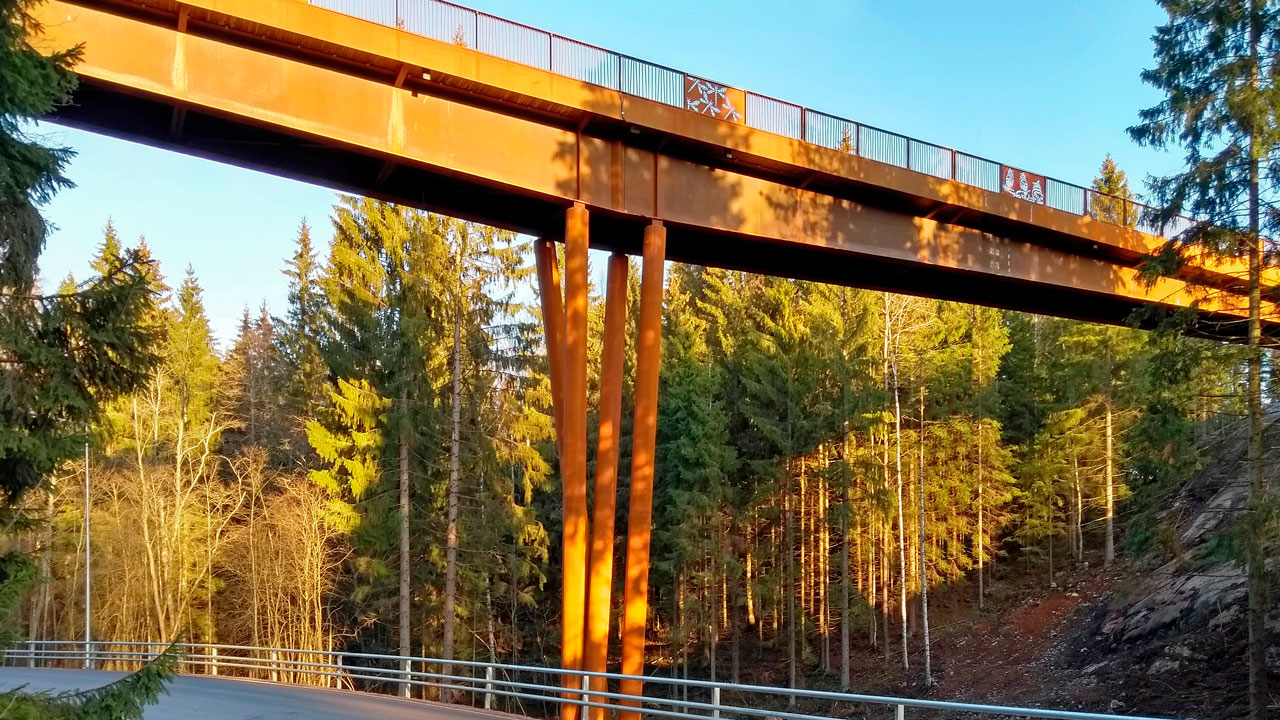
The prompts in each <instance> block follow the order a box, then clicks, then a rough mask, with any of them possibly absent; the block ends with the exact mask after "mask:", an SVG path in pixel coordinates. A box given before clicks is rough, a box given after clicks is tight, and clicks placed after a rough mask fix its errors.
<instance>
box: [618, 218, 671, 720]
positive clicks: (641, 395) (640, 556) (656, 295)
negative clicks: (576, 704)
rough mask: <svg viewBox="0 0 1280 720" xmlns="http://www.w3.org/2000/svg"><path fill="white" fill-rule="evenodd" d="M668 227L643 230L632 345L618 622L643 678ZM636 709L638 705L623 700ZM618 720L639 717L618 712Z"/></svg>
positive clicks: (628, 685) (638, 689)
mask: <svg viewBox="0 0 1280 720" xmlns="http://www.w3.org/2000/svg"><path fill="white" fill-rule="evenodd" d="M666 253H667V229H666V228H665V227H663V225H662V223H661V222H660V221H657V220H655V221H653V223H652V224H650V225H649V227H647V228H645V230H644V266H643V269H642V271H641V276H640V322H639V331H640V332H639V334H640V337H639V342H638V344H637V346H636V387H635V393H636V399H635V403H636V408H635V422H634V424H633V432H634V433H635V435H634V438H633V440H632V450H631V497H630V500H629V503H630V504H629V506H628V509H627V574H626V588H625V590H626V592H625V597H624V608H623V618H622V672H623V673H624V674H627V675H643V674H644V638H645V624H646V623H647V621H648V611H649V538H650V531H651V524H652V521H653V459H654V457H653V456H654V446H655V444H656V441H657V427H658V366H659V363H660V362H661V360H662V292H663V288H662V278H663V266H664V263H665V261H666ZM620 690H621V692H622V693H624V694H627V695H639V694H641V693H642V692H643V691H644V684H643V683H642V682H640V681H639V680H624V681H623V682H622V683H621V685H620ZM622 704H624V705H630V706H632V707H639V706H640V703H639V702H638V701H625V700H624V701H622ZM618 719H619V720H639V719H640V713H638V712H634V711H628V712H620V713H619V714H618Z"/></svg>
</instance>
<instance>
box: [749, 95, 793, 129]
mask: <svg viewBox="0 0 1280 720" xmlns="http://www.w3.org/2000/svg"><path fill="white" fill-rule="evenodd" d="M746 95H747V112H746V118H745V121H746V124H747V125H748V126H750V127H753V128H755V129H757V130H764V131H765V132H771V133H773V134H775V135H785V136H787V137H789V138H795V139H796V140H799V139H801V136H802V135H803V134H804V133H803V132H802V128H803V126H804V108H802V107H800V106H799V105H792V104H791V103H789V102H783V101H781V100H775V99H773V98H771V97H768V96H766V95H757V94H755V93H753V92H748V93H747V94H746Z"/></svg>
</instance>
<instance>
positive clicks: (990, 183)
mask: <svg viewBox="0 0 1280 720" xmlns="http://www.w3.org/2000/svg"><path fill="white" fill-rule="evenodd" d="M955 179H956V180H957V181H958V182H962V183H964V184H965V185H972V186H974V187H977V188H982V189H983V190H986V191H988V192H1000V163H998V162H992V161H991V160H987V159H986V158H980V157H976V156H974V155H968V154H966V153H962V152H957V153H956V178H955Z"/></svg>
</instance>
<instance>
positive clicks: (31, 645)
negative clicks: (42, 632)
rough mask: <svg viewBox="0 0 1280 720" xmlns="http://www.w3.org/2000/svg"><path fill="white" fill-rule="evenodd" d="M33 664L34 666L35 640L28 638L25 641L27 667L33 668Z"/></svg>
mask: <svg viewBox="0 0 1280 720" xmlns="http://www.w3.org/2000/svg"><path fill="white" fill-rule="evenodd" d="M35 666H36V641H35V640H28V641H27V667H31V668H33V667H35Z"/></svg>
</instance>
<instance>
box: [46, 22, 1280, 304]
mask: <svg viewBox="0 0 1280 720" xmlns="http://www.w3.org/2000/svg"><path fill="white" fill-rule="evenodd" d="M339 4H341V3H339ZM37 13H38V16H39V18H40V19H41V20H42V21H44V23H45V25H46V29H47V33H48V34H47V37H46V38H45V40H46V42H48V43H49V44H50V45H51V46H52V47H58V48H62V47H67V46H70V45H74V44H77V43H84V45H85V58H84V61H83V62H82V63H81V64H80V65H79V66H78V68H77V72H78V73H79V74H80V76H81V79H82V81H83V84H82V87H81V90H80V92H79V93H78V94H77V97H76V101H75V102H74V103H73V104H72V105H70V106H67V107H64V108H61V109H60V110H59V114H58V117H59V118H60V119H61V120H62V121H64V122H67V123H70V124H74V125H80V126H83V127H87V128H90V129H93V130H96V131H99V132H104V133H108V134H114V135H118V136H123V137H127V138H130V139H135V140H141V141H143V142H148V143H153V144H156V145H160V146H164V147H170V148H173V149H176V150H179V151H181V152H186V153H190V154H195V155H201V156H205V157H209V158H213V159H217V160H221V161H225V162H232V163H237V164H241V165H245V166H248V167H253V168H258V169H262V170H266V171H268V172H274V173H278V174H282V175H286V176H291V177H297V178H300V179H305V180H309V181H311V182H318V183H321V184H326V185H329V186H332V187H336V188H341V189H345V190H350V191H354V192H358V193H363V194H367V195H372V196H376V197H381V198H384V199H389V200H394V201H397V202H402V203H406V204H410V205H414V206H417V207H423V208H425V209H431V210H437V211H441V212H445V213H448V214H452V215H456V216H460V217H467V218H471V219H475V220H480V221H483V222H487V223H491V224H496V225H501V226H504V227H508V228H511V229H514V230H520V231H524V232H528V233H531V234H536V235H543V236H545V237H551V238H554V237H555V235H556V233H557V232H559V228H561V227H563V222H564V221H563V217H564V210H565V208H567V207H568V206H569V205H571V204H572V203H574V202H581V203H583V204H585V206H586V207H587V208H588V209H589V210H590V211H591V219H590V223H591V232H590V235H591V244H592V246H593V247H599V248H602V249H611V250H620V251H623V252H631V253H635V252H638V250H639V240H640V232H641V229H642V228H643V226H644V225H645V224H647V223H648V222H649V220H650V219H656V220H661V221H663V222H664V223H666V225H667V227H668V229H669V236H668V245H667V251H668V257H669V259H672V260H681V261H686V262H694V263H700V264H706V265H714V266H720V267H728V268H736V269H743V270H750V271H753V272H762V273H769V274H776V275H784V276H789V277H797V278H804V279H811V280H820V281H824V282H833V283H838V284H845V285H854V286H860V287H867V288H873V289H882V290H892V291H898V292H907V293H913V294H919V295H927V296H932V297H941V298H947V299H953V300H966V301H970V302H978V303H982V304H988V305H994V306H999V307H1007V308H1015V309H1021V310H1030V311H1033V312H1044V313H1049V314H1058V315H1067V316H1073V317H1079V318H1082V319H1089V320H1096V321H1103V322H1118V321H1122V320H1124V319H1125V318H1126V317H1127V316H1128V315H1129V313H1130V311H1131V310H1133V309H1134V308H1135V307H1141V306H1147V305H1157V306H1164V307H1186V306H1187V305H1189V304H1190V303H1191V302H1192V301H1193V300H1195V299H1196V298H1197V297H1198V296H1200V295H1202V294H1203V292H1202V291H1200V288H1199V287H1197V286H1211V287H1215V288H1217V289H1219V290H1221V289H1227V290H1228V292H1225V293H1224V292H1218V293H1216V294H1215V296H1214V297H1211V298H1207V299H1205V298H1201V299H1202V301H1203V302H1202V304H1201V306H1200V310H1201V314H1202V316H1203V317H1205V318H1206V320H1208V321H1209V322H1222V321H1227V322H1235V323H1237V324H1238V322H1239V319H1240V318H1241V317H1242V316H1243V315H1244V314H1245V313H1244V312H1243V305H1244V302H1243V298H1242V297H1241V296H1240V295H1239V294H1237V293H1239V291H1240V277H1239V275H1240V268H1239V267H1237V266H1235V265H1232V264H1229V263H1222V262H1204V263H1192V264H1191V265H1188V266H1187V267H1186V268H1184V270H1183V272H1182V276H1181V277H1180V278H1179V279H1176V280H1174V279H1165V280H1160V281H1158V282H1157V283H1156V284H1155V285H1153V286H1147V285H1146V284H1144V283H1143V282H1141V281H1140V279H1139V278H1138V276H1137V273H1136V272H1135V266H1136V265H1137V264H1138V262H1139V261H1140V259H1141V256H1142V253H1144V252H1146V251H1149V250H1150V249H1152V248H1153V247H1156V246H1157V245H1158V244H1159V243H1160V242H1161V241H1160V240H1159V239H1158V238H1155V237H1152V236H1151V235H1147V234H1144V233H1140V232H1137V231H1135V230H1131V229H1129V228H1126V227H1121V226H1118V225H1112V224H1110V223H1105V222H1100V221H1097V220H1094V219H1093V218H1091V217H1089V216H1088V215H1082V214H1079V212H1080V211H1083V210H1084V206H1085V205H1086V204H1088V203H1089V201H1088V199H1087V197H1088V196H1087V194H1085V193H1084V191H1083V189H1080V188H1077V189H1079V190H1080V192H1081V194H1080V195H1079V198H1080V199H1079V201H1078V202H1077V201H1075V200H1073V201H1072V203H1071V205H1072V207H1070V208H1068V209H1065V210H1064V209H1059V208H1057V207H1054V205H1053V204H1052V203H1048V202H1047V201H1043V202H1035V201H1026V200H1022V199H1020V198H1017V197H1014V196H1013V195H1011V194H1010V193H1008V192H1005V191H1004V190H1003V189H1002V187H1000V186H997V185H995V184H994V183H992V182H986V181H982V182H979V183H978V184H976V185H975V184H969V183H966V182H964V181H963V178H964V177H965V174H964V173H963V172H962V170H963V169H964V163H963V162H961V160H963V158H962V157H960V156H958V155H956V154H954V153H951V151H949V150H947V149H946V148H941V147H939V146H932V145H929V146H928V147H929V148H932V150H930V152H934V153H942V155H943V156H945V159H946V160H947V161H946V162H943V161H939V163H932V164H929V166H928V167H920V166H919V163H918V161H917V160H918V158H919V157H922V156H920V155H919V154H913V155H910V156H908V155H906V154H905V153H906V152H907V151H909V149H910V148H912V147H914V146H912V145H911V144H910V142H908V141H906V140H904V141H903V142H905V143H906V144H905V145H903V147H904V148H906V149H905V150H904V154H903V157H902V159H901V162H896V161H894V162H888V161H892V160H894V158H893V157H888V156H885V157H883V158H880V155H877V154H876V153H872V152H869V149H870V148H871V147H873V145H868V146H867V147H864V148H862V149H861V150H859V151H858V152H856V153H855V152H845V151H842V150H841V149H838V148H837V149H833V148H831V147H828V146H829V145H830V144H831V143H825V144H815V143H810V142H804V141H803V140H800V139H796V138H795V137H792V136H789V135H788V134H777V133H776V132H770V131H768V130H764V129H760V128H758V127H752V126H750V125H748V124H740V123H734V122H726V121H724V120H722V119H720V118H713V117H709V116H707V115H703V114H699V113H697V112H692V111H690V110H688V109H686V108H685V107H683V103H679V104H677V103H675V102H672V101H669V99H668V100H663V99H658V100H654V99H650V98H649V97H646V96H643V95H632V94H629V93H628V92H625V91H623V90H619V89H614V88H613V87H612V86H610V85H609V84H605V85H601V84H597V83H595V82H588V81H584V80H582V79H579V78H578V77H570V76H566V75H562V74H558V73H556V72H552V71H550V70H548V69H544V68H543V67H535V66H530V65H526V64H522V63H520V62H513V61H511V60H508V59H506V58H504V57H499V56H495V55H491V54H486V53H484V52H480V51H478V50H476V49H474V47H472V46H473V45H474V44H475V39H474V38H472V39H471V40H470V41H466V40H465V39H464V41H463V42H448V41H440V40H436V39H432V38H430V37H425V36H422V35H418V34H415V33H412V32H407V31H404V30H400V29H398V28H397V27H395V26H389V25H390V23H383V24H376V23H372V22H367V21H365V20H362V19H359V18H355V17H350V16H347V15H344V14H341V13H337V12H332V11H330V10H326V9H323V8H319V7H315V6H313V5H309V4H307V3H304V2H296V1H294V0H187V1H185V2H182V3H176V2H173V1H172V0H52V1H51V2H48V3H45V4H43V5H41V6H40V7H39V8H37ZM495 22H496V21H495ZM408 26H413V24H412V23H409V24H408ZM483 26H484V25H483V24H481V25H477V27H481V28H482V27H483ZM466 27H467V25H466V23H463V28H464V30H465V28H466ZM449 29H450V30H451V31H452V29H453V26H452V25H450V26H449ZM477 32H479V30H477ZM529 32H534V33H535V34H536V31H532V30H530V31H529ZM537 37H539V38H541V37H543V36H542V35H538V36H537ZM548 37H549V36H548ZM548 42H550V40H548ZM565 42H568V41H565ZM481 46H483V43H482V44H481ZM548 47H551V45H548ZM575 47H576V46H575ZM601 52H604V51H601ZM606 56H607V57H612V56H608V55H607V54H606ZM548 62H550V61H548ZM592 67H594V65H593V66H592ZM671 72H673V73H674V72H675V71H671ZM676 74H679V73H676ZM577 75H582V73H577ZM587 75H588V76H590V73H588V74H587ZM591 77H592V79H596V80H599V81H600V82H604V81H605V80H602V79H599V78H594V76H591ZM680 77H681V79H682V80H681V82H682V83H684V82H687V81H688V78H693V77H694V76H692V75H689V76H685V75H680ZM605 79H606V80H607V78H605ZM623 79H624V80H625V76H624V78H623ZM695 79H696V78H695ZM614 84H617V85H618V86H619V87H624V86H626V83H624V82H622V81H618V82H617V83H614ZM676 87H680V85H677V86H676ZM637 91H638V90H637ZM648 94H649V95H652V93H648ZM749 114H750V113H748V115H749ZM753 124H755V125H762V124H764V123H753ZM770 127H772V126H770ZM807 127H808V126H807V125H806V131H805V132H804V133H802V136H803V137H806V138H809V137H810V134H809V132H808V131H807ZM773 129H775V130H776V129H778V128H773ZM859 133H860V134H861V130H859ZM794 134H795V133H791V134H790V135H794ZM889 135H890V134H886V137H888V136H889ZM877 137H879V136H877ZM893 137H898V136H893ZM899 144H901V143H899ZM917 145H920V146H921V148H924V146H925V145H927V144H921V143H917ZM948 153H950V154H948ZM895 157H896V156H895ZM877 158H880V159H877ZM882 160H886V161H882ZM933 165H937V166H938V167H937V168H933ZM991 165H992V167H995V166H997V165H998V164H991ZM999 167H1001V168H1004V166H999ZM930 168H933V169H934V170H937V172H928V171H927V170H929V169H930ZM921 170H926V171H921ZM988 170H990V168H988ZM944 171H945V172H944ZM988 174H990V173H988ZM1006 174H1007V173H1006ZM1037 177H1038V176H1037ZM988 179H990V178H988ZM1063 186H1064V187H1065V184H1063ZM1052 187H1053V188H1057V187H1058V186H1057V185H1054V186H1052ZM1050 190H1052V188H1050ZM1069 194H1070V193H1069ZM1055 197H1057V196H1056V195H1055ZM1063 197H1066V196H1063ZM1071 197H1073V198H1074V197H1076V196H1075V195H1074V194H1071ZM1057 204H1059V205H1063V203H1057ZM1063 207H1066V205H1063ZM1265 284H1266V285H1267V289H1266V295H1267V297H1268V302H1267V304H1266V305H1267V306H1266V307H1265V308H1264V316H1265V317H1266V318H1267V321H1268V324H1272V323H1274V322H1275V321H1274V320H1273V318H1275V317H1277V316H1280V312H1278V311H1277V309H1276V308H1275V306H1274V305H1273V302H1272V300H1271V299H1272V298H1274V297H1276V296H1280V273H1276V272H1272V271H1269V272H1268V274H1267V279H1266V282H1265Z"/></svg>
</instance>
